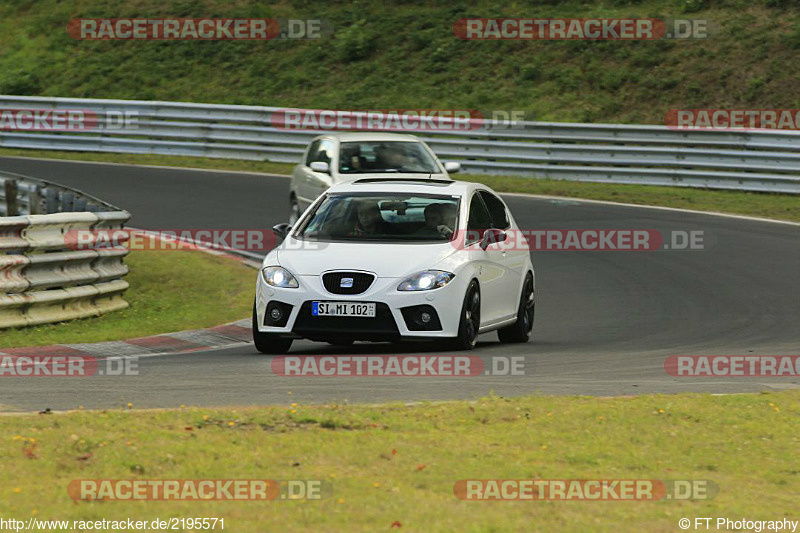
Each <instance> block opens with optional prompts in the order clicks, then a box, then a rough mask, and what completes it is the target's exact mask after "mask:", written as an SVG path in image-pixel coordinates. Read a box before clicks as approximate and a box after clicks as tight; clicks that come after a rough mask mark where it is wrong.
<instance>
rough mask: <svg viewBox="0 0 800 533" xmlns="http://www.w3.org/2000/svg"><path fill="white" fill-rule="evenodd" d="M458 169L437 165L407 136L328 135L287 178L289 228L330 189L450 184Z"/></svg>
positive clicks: (318, 140)
mask: <svg viewBox="0 0 800 533" xmlns="http://www.w3.org/2000/svg"><path fill="white" fill-rule="evenodd" d="M460 168H461V165H460V164H459V163H455V162H448V163H442V162H441V161H439V158H438V157H436V154H434V153H433V150H431V149H430V147H429V146H428V145H427V144H425V143H424V142H423V141H421V140H420V139H418V138H417V137H415V136H413V135H404V134H397V133H375V132H370V133H334V134H329V135H320V136H319V137H315V138H314V139H313V140H312V141H311V143H310V144H309V145H308V148H306V151H305V153H304V154H303V160H302V161H301V162H300V164H298V165H297V166H296V167H295V168H294V172H292V182H291V184H290V187H289V189H290V192H289V209H290V211H289V223H290V224H292V225H294V223H295V222H297V220H298V219H299V218H300V215H301V214H302V213H303V211H305V210H306V209H308V207H309V206H310V205H311V204H312V203H313V202H314V200H316V199H317V198H318V197H319V196H320V195H321V194H322V193H324V192H325V191H326V190H328V188H329V187H331V186H332V185H335V184H338V183H342V182H345V181H351V180H355V179H365V178H371V177H374V178H382V179H386V178H387V177H393V175H396V176H397V177H398V178H405V179H408V178H417V179H419V178H423V179H424V178H431V179H440V180H441V179H451V178H450V173H455V172H458V171H459V170H460Z"/></svg>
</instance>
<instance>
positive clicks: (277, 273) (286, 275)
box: [261, 266, 300, 289]
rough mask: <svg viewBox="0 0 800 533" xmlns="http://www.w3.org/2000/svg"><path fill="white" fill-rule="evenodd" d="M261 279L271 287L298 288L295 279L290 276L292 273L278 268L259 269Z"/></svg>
mask: <svg viewBox="0 0 800 533" xmlns="http://www.w3.org/2000/svg"><path fill="white" fill-rule="evenodd" d="M261 277H262V278H264V281H265V282H266V283H267V285H272V286H273V287H282V288H284V289H296V288H297V287H299V286H300V284H299V283H297V278H295V277H294V276H292V273H291V272H289V271H288V270H286V269H285V268H281V267H279V266H269V267H264V268H262V269H261Z"/></svg>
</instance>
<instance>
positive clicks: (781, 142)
mask: <svg viewBox="0 0 800 533" xmlns="http://www.w3.org/2000/svg"><path fill="white" fill-rule="evenodd" d="M0 108H7V109H82V110H87V111H91V112H93V113H94V114H96V115H97V117H98V118H99V119H100V121H101V122H102V121H104V120H105V119H106V117H112V116H118V114H119V113H132V114H135V116H136V119H137V121H138V124H137V128H136V129H129V128H120V129H102V130H100V129H98V130H89V131H81V132H63V133H57V132H40V131H37V132H32V131H7V130H0V146H5V147H10V148H36V149H46V150H73V151H91V152H119V153H145V154H161V155H182V156H195V157H217V158H233V159H249V160H256V161H274V162H283V163H294V162H297V161H298V160H299V159H300V157H301V155H302V153H303V151H304V148H305V146H306V145H307V144H308V142H309V140H310V139H311V138H312V137H314V136H315V135H318V134H319V133H321V132H319V131H308V130H287V129H282V128H280V127H276V124H273V119H274V115H275V113H277V112H280V111H284V109H283V108H276V107H262V106H237V105H218V104H196V103H182V102H152V101H135V100H93V99H83V98H51V97H24V96H0ZM418 135H419V136H420V137H421V138H423V139H424V140H425V141H426V142H428V143H429V144H430V145H431V147H432V148H433V149H434V151H435V152H436V153H437V155H438V156H439V157H440V158H442V159H446V160H451V161H458V162H459V163H461V165H462V168H463V171H464V172H467V173H482V174H508V175H518V176H525V177H537V178H551V179H563V180H572V181H591V182H602V183H633V184H648V185H672V186H682V187H702V188H712V189H734V190H744V191H762V192H780V193H794V194H800V132H796V131H774V130H747V131H733V130H729V131H714V130H673V129H670V128H668V127H666V126H645V125H623V124H570V123H551V122H515V123H510V124H503V123H499V122H491V121H485V122H483V123H482V125H481V128H480V129H471V130H465V131H441V132H431V131H425V132H420V133H419V134H418Z"/></svg>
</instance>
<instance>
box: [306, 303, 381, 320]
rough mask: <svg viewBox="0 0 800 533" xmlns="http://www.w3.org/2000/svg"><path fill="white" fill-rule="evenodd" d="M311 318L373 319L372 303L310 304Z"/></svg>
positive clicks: (373, 305)
mask: <svg viewBox="0 0 800 533" xmlns="http://www.w3.org/2000/svg"><path fill="white" fill-rule="evenodd" d="M311 314H312V315H313V316H357V317H364V318H374V317H375V304H374V303H361V302H311Z"/></svg>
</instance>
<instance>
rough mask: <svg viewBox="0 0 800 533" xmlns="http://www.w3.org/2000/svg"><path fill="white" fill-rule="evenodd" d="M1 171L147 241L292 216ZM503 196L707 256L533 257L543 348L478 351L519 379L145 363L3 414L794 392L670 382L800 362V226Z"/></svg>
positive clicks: (734, 383)
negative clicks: (110, 213) (109, 210)
mask: <svg viewBox="0 0 800 533" xmlns="http://www.w3.org/2000/svg"><path fill="white" fill-rule="evenodd" d="M0 169H2V170H6V171H11V172H17V173H20V174H25V175H29V176H34V177H38V178H42V179H49V180H52V181H55V182H58V183H62V184H65V185H69V186H72V187H76V188H79V189H82V190H84V191H87V192H89V193H91V194H93V195H95V196H98V197H100V198H102V199H104V200H107V201H109V202H112V203H114V204H116V205H118V206H120V207H122V208H124V209H127V210H128V211H130V212H131V213H132V214H133V219H132V220H131V225H132V226H135V227H140V228H145V229H212V228H220V229H247V228H269V227H271V226H272V225H273V224H275V223H278V222H282V221H284V220H285V219H286V218H287V208H286V198H287V191H288V180H286V179H285V178H281V177H272V176H260V175H249V174H243V173H226V172H217V171H193V170H186V169H164V168H147V167H135V166H120V165H105V164H87V163H74V162H60V161H46V160H32V159H16V158H0ZM505 199H506V201H507V202H508V204H509V206H510V207H511V209H512V211H513V213H514V216H515V218H516V220H517V222H518V224H519V226H520V227H521V228H537V229H543V228H548V229H589V228H593V229H623V228H627V229H656V230H660V231H662V232H664V231H670V230H684V231H703V232H704V235H705V241H706V249H704V250H697V251H673V250H669V251H666V250H660V251H653V252H622V251H604V252H597V251H595V252H591V251H584V252H563V251H547V252H545V251H542V252H535V253H534V254H533V263H534V267H535V268H536V277H537V305H536V311H537V312H536V324H535V327H534V338H533V340H532V341H531V342H529V343H528V344H526V345H502V344H500V343H499V342H498V341H497V337H496V335H495V334H493V333H492V334H487V335H483V336H481V338H480V342H479V346H478V348H477V350H476V351H475V352H472V355H478V356H480V357H481V358H483V359H484V361H485V363H486V364H487V365H491V362H490V358H492V357H506V358H509V357H519V356H524V358H525V359H524V361H525V362H524V365H525V366H524V368H525V374H524V375H521V376H478V377H459V378H454V377H436V378H434V377H417V378H411V377H394V378H367V377H361V378H355V377H340V378H331V377H314V378H298V377H281V376H276V375H275V374H273V372H272V371H271V369H270V358H269V357H267V356H262V355H259V354H257V352H255V350H254V349H253V348H252V346H251V345H249V346H243V347H239V348H233V349H223V350H217V351H209V352H199V353H192V354H185V355H173V356H160V357H152V358H146V359H141V360H140V361H139V371H140V374H139V375H138V376H125V377H110V376H103V377H100V376H96V377H92V378H53V377H37V378H22V377H13V378H9V377H5V378H3V380H2V383H0V406H2V409H3V410H33V409H42V408H45V407H50V408H52V409H54V410H62V409H71V408H75V407H77V406H79V405H83V406H84V407H85V408H110V407H118V406H119V405H120V404H121V403H122V402H132V403H134V405H135V406H137V407H174V406H178V405H180V404H187V405H206V406H217V405H266V404H285V403H291V402H302V403H312V402H313V403H324V402H332V401H335V402H382V401H417V400H445V399H469V398H476V397H480V396H483V395H486V394H487V393H489V392H490V391H494V393H495V394H498V395H500V396H512V395H523V394H585V395H600V396H611V395H628V394H641V393H650V392H659V393H675V392H682V391H694V392H711V393H732V392H754V391H762V390H780V389H785V388H795V387H798V386H800V379H798V378H677V377H672V376H669V375H668V374H667V373H666V372H665V370H664V361H665V359H666V358H667V357H669V356H670V355H718V354H727V355H800V226H797V225H786V224H774V223H768V222H761V221H755V220H746V219H740V218H731V217H720V216H712V215H704V214H696V213H690V212H680V211H673V210H661V209H648V208H641V207H633V206H622V205H613V204H601V203H591V202H576V201H571V200H555V199H542V198H531V197H523V196H515V195H507V196H505ZM798 204H799V205H800V200H799V201H798ZM165 253H166V252H165ZM253 275H254V276H255V275H256V274H255V272H254V273H253ZM34 334H35V333H34ZM430 350H431V348H430V347H428V346H427V345H408V346H405V345H401V346H397V345H388V344H368V343H359V344H356V345H355V346H353V347H350V348H334V347H331V346H329V345H327V344H318V343H311V342H306V341H300V342H297V341H296V342H295V344H294V345H293V347H292V350H291V353H292V354H358V355H363V354H404V353H420V352H426V353H434V352H432V351H430Z"/></svg>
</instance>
